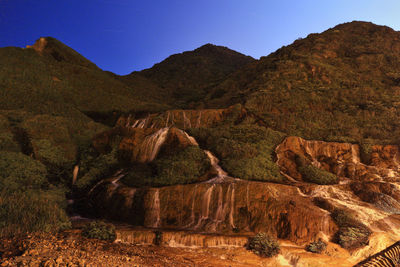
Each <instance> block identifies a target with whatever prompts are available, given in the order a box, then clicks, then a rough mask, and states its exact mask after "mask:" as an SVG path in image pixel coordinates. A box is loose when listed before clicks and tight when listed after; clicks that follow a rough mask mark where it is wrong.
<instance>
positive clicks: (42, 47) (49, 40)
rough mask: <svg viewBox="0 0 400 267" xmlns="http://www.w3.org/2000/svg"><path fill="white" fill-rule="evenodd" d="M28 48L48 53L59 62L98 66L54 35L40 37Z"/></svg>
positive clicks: (44, 53) (40, 52) (89, 66)
mask: <svg viewBox="0 0 400 267" xmlns="http://www.w3.org/2000/svg"><path fill="white" fill-rule="evenodd" d="M26 48H27V49H34V50H35V51H36V52H38V53H39V54H41V55H48V56H50V57H52V58H53V59H55V60H56V61H59V62H68V63H72V64H76V65H81V66H84V67H88V68H97V66H96V65H95V64H94V63H92V62H91V61H89V60H88V59H86V58H85V57H83V56H82V55H81V54H79V53H78V52H76V51H75V50H74V49H72V48H70V47H69V46H67V45H65V44H64V43H62V42H60V41H59V40H57V39H56V38H53V37H40V38H39V39H38V40H36V42H35V43H34V44H33V45H27V46H26Z"/></svg>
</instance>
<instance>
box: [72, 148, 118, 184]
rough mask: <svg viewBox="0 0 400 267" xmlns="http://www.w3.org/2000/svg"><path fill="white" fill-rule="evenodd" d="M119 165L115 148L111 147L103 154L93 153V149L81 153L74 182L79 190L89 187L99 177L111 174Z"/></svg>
mask: <svg viewBox="0 0 400 267" xmlns="http://www.w3.org/2000/svg"><path fill="white" fill-rule="evenodd" d="M118 167H119V161H118V158H117V150H116V149H113V150H112V151H111V152H110V153H108V154H104V155H99V156H97V155H95V153H94V152H93V151H87V152H84V153H83V154H82V159H81V162H80V169H79V177H78V180H77V182H76V184H75V186H76V188H77V189H78V190H79V191H82V192H83V191H84V190H87V189H89V188H90V187H91V186H92V185H94V184H95V183H96V182H98V181H99V180H101V179H104V178H107V176H109V175H112V174H113V173H114V172H115V171H116V170H117V169H118Z"/></svg>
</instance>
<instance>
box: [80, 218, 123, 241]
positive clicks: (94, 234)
mask: <svg viewBox="0 0 400 267" xmlns="http://www.w3.org/2000/svg"><path fill="white" fill-rule="evenodd" d="M82 235H83V236H86V237H88V238H97V239H101V240H110V241H114V240H115V238H116V234H115V226H114V225H113V224H111V223H105V222H103V221H93V222H90V223H88V224H86V225H85V226H84V227H83V229H82Z"/></svg>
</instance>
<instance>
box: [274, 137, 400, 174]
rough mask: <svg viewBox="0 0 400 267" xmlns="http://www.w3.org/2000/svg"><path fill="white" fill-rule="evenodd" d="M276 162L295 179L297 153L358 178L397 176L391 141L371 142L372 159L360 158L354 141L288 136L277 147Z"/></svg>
mask: <svg viewBox="0 0 400 267" xmlns="http://www.w3.org/2000/svg"><path fill="white" fill-rule="evenodd" d="M276 154H277V158H278V160H277V164H278V165H279V167H280V169H281V171H283V172H284V173H285V174H287V175H289V176H290V177H292V178H294V179H295V180H297V181H302V176H301V174H300V173H299V171H298V167H299V166H297V164H296V157H302V158H305V159H306V160H308V161H309V162H311V164H312V165H314V166H316V167H318V168H321V169H324V170H326V171H329V172H331V173H334V174H336V175H337V176H339V177H347V178H350V179H352V180H358V181H397V180H399V179H398V178H396V177H400V172H399V171H400V165H399V161H400V156H399V155H400V154H399V148H398V147H397V146H393V145H387V146H378V145H376V146H372V151H371V163H370V165H367V164H365V163H363V162H361V160H360V148H359V146H358V145H357V144H348V143H336V142H322V141H308V140H305V139H303V138H300V137H294V136H291V137H288V138H286V139H285V140H284V141H283V142H282V144H280V145H279V146H278V147H277V148H276Z"/></svg>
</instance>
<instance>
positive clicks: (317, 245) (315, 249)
mask: <svg viewBox="0 0 400 267" xmlns="http://www.w3.org/2000/svg"><path fill="white" fill-rule="evenodd" d="M325 249H326V243H325V242H324V241H322V240H321V239H319V240H318V241H315V242H312V243H310V244H308V245H307V246H306V250H307V251H309V252H312V253H318V254H320V253H321V252H322V251H324V250H325Z"/></svg>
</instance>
